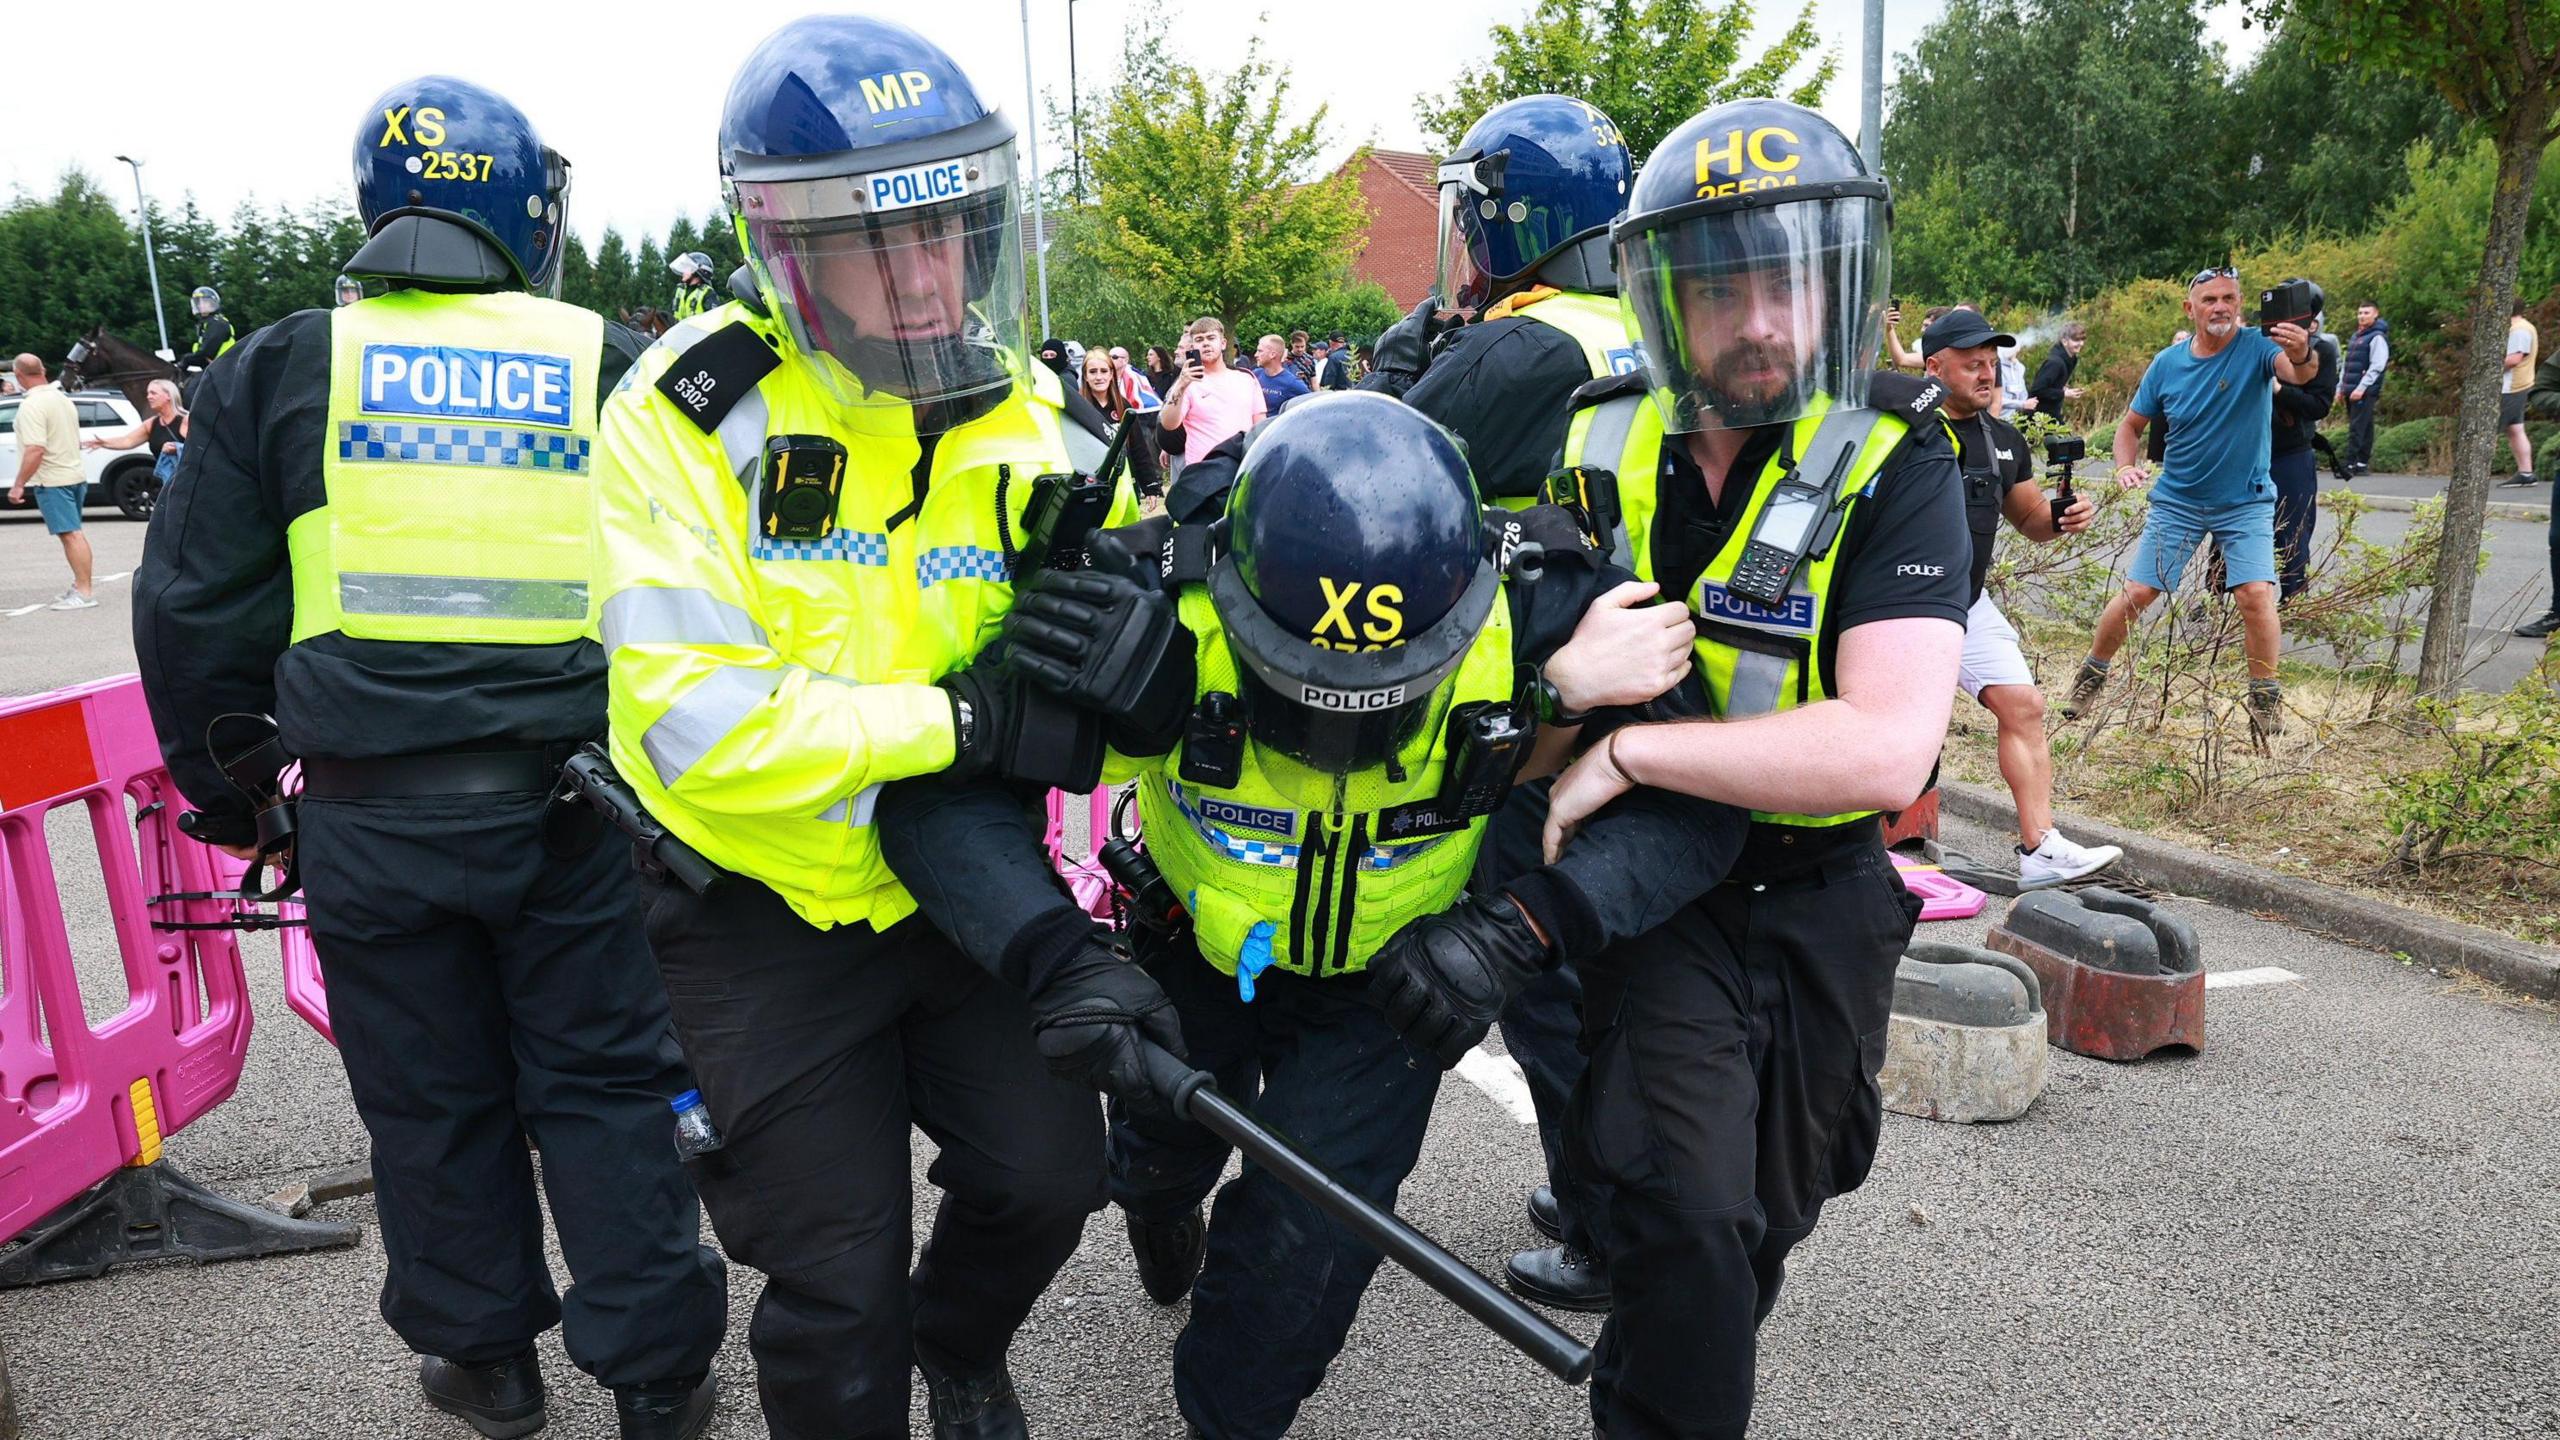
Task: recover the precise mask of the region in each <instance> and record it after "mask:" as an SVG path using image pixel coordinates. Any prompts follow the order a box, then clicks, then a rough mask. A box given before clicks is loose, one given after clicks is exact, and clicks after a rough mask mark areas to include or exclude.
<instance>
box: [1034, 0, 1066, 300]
mask: <svg viewBox="0 0 2560 1440" xmlns="http://www.w3.org/2000/svg"><path fill="white" fill-rule="evenodd" d="M1069 18H1070V19H1072V18H1073V16H1072V14H1071V15H1070V17H1069ZM1022 88H1023V90H1024V91H1025V92H1026V94H1025V100H1026V108H1025V114H1026V115H1027V117H1028V120H1029V123H1028V124H1026V125H1025V126H1024V127H1023V128H1024V133H1025V135H1026V137H1027V138H1028V139H1029V140H1030V142H1031V263H1032V267H1033V268H1034V269H1036V270H1037V271H1038V272H1039V275H1040V333H1041V334H1042V335H1044V336H1045V335H1047V334H1048V333H1049V243H1048V241H1049V237H1048V235H1047V234H1045V233H1044V232H1045V231H1046V229H1047V228H1048V227H1047V226H1045V225H1043V224H1042V223H1041V220H1040V208H1041V207H1040V85H1039V82H1038V81H1036V80H1034V79H1033V78H1032V75H1031V0H1022Z"/></svg>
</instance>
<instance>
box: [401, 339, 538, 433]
mask: <svg viewBox="0 0 2560 1440" xmlns="http://www.w3.org/2000/svg"><path fill="white" fill-rule="evenodd" d="M361 367H362V368H361V371H360V375H361V380H360V384H361V386H362V389H361V390H360V392H359V398H358V401H357V404H358V405H359V406H360V407H361V408H362V410H363V411H364V413H365V414H368V415H417V416H424V417H430V418H435V419H448V420H481V421H489V422H493V423H497V424H513V425H542V426H548V427H550V428H553V429H562V430H565V429H567V428H569V425H570V423H571V408H570V407H571V403H572V400H571V397H572V395H573V393H574V392H573V390H572V388H571V372H570V365H569V359H568V357H567V356H565V355H542V354H535V353H532V352H528V351H520V350H471V349H462V348H457V347H453V346H445V345H401V344H379V345H367V346H365V347H364V355H363V359H362V362H361Z"/></svg>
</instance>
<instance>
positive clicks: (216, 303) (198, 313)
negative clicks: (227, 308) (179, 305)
mask: <svg viewBox="0 0 2560 1440" xmlns="http://www.w3.org/2000/svg"><path fill="white" fill-rule="evenodd" d="M187 308H188V309H189V310H191V311H193V312H194V313H195V317H196V318H197V319H199V320H201V319H203V318H205V317H206V316H208V315H218V314H220V313H222V292H220V291H218V290H216V289H214V288H213V287H212V286H210V285H199V286H197V287H196V288H195V289H193V290H190V291H188V292H187Z"/></svg>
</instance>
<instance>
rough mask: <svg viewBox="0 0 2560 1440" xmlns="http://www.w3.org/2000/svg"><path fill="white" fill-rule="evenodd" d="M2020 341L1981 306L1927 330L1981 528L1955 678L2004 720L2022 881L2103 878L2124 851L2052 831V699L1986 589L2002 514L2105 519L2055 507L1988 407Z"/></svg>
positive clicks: (2047, 530)
mask: <svg viewBox="0 0 2560 1440" xmlns="http://www.w3.org/2000/svg"><path fill="white" fill-rule="evenodd" d="M2015 343H2017V342H2016V341H2014V340H2012V339H2011V338H2010V337H2009V336H2007V335H2005V334H2002V333H2001V332H2000V331H1998V330H1996V329H1994V328H1993V327H1992V324H1991V322H1990V321H1988V320H1985V319H1983V318H1982V316H1981V315H1980V314H1979V313H1977V312H1975V311H1973V310H1969V309H1958V310H1950V311H1948V312H1947V313H1946V314H1944V315H1941V316H1939V317H1938V318H1937V319H1935V320H1933V321H1931V322H1930V323H1929V327H1928V328H1927V329H1926V330H1923V331H1921V332H1920V356H1921V362H1920V363H1921V365H1922V367H1923V368H1925V369H1926V370H1927V371H1928V372H1929V375H1930V377H1931V378H1933V379H1935V380H1936V381H1937V382H1938V384H1939V385H1940V386H1941V387H1943V388H1944V389H1945V391H1946V396H1945V398H1944V399H1942V400H1940V401H1939V402H1938V412H1939V415H1940V417H1941V418H1942V420H1943V421H1944V423H1945V425H1946V427H1947V434H1948V435H1949V436H1951V437H1952V438H1953V439H1954V440H1955V442H1956V465H1957V468H1958V469H1959V470H1961V471H1962V472H1963V476H1964V513H1965V525H1966V528H1967V529H1969V530H1971V531H1972V532H1973V572H1972V578H1971V594H1972V597H1973V599H1972V608H1971V610H1969V611H1968V612H1967V613H1966V615H1965V626H1964V655H1963V658H1962V659H1961V660H1960V661H1959V662H1958V664H1957V668H1956V683H1957V684H1958V685H1960V686H1962V687H1963V688H1964V693H1965V694H1967V695H1969V696H1972V697H1973V698H1974V699H1975V700H1977V701H1979V702H1981V705H1982V708H1983V709H1985V710H1988V711H1990V712H1991V714H1992V718H1993V719H1995V720H1996V721H1998V722H1999V727H2000V778H2002V779H2003V780H2006V781H2007V782H2009V793H2010V795H2011V796H2012V797H2014V798H2015V799H2016V801H2017V808H2018V885H2019V888H2020V889H2022V890H2040V889H2043V888H2045V887H2047V886H2051V885H2059V884H2061V883H2062V882H2064V881H2066V880H2077V879H2079V878H2080V877H2081V876H2083V875H2091V874H2095V873H2096V872H2098V871H2100V870H2103V869H2105V868H2106V867H2108V866H2109V865H2112V864H2114V863H2115V862H2116V861H2118V860H2120V859H2122V858H2124V852H2123V851H2122V850H2119V849H2117V848H2116V847H2115V846H2113V845H2098V846H2086V845H2077V844H2074V843H2073V842H2072V841H2071V840H2070V839H2069V838H2067V837H2066V836H2064V835H2063V833H2062V832H2061V831H2059V830H2057V829H2055V828H2053V746H2052V744H2051V742H2049V741H2047V740H2046V739H2045V733H2044V695H2043V693H2042V692H2041V691H2039V690H2037V689H2036V672H2035V669H2034V667H2032V666H2030V665H2029V664H2027V657H2026V653H2025V651H2023V650H2022V649H2021V648H2020V647H2019V644H2018V631H2017V629H2016V627H2014V626H2012V625H2011V624H2010V623H2009V617H2008V616H2006V615H2003V614H2001V613H2000V607H1999V606H1997V605H1995V604H1993V603H1992V601H1991V597H1990V596H1989V595H1988V594H1985V593H1984V590H1983V582H1984V580H1985V579H1986V578H1987V577H1988V576H1989V574H1990V572H1991V550H1992V546H1993V544H1994V543H1995V542H1996V541H1998V539H1999V538H2000V519H2001V517H2002V516H2004V515H2005V516H2007V517H2008V520H2009V523H2010V524H2011V525H2012V526H2014V527H2016V529H2017V531H2018V533H2019V534H2021V535H2024V536H2026V537H2027V538H2028V539H2030V540H2036V541H2045V540H2054V539H2058V538H2060V537H2061V536H2063V535H2065V534H2076V533H2078V532H2079V531H2082V530H2086V529H2088V528H2089V522H2090V521H2091V520H2093V519H2095V518H2096V517H2097V511H2096V509H2095V507H2093V506H2091V505H2090V503H2089V502H2088V500H2087V499H2086V498H2084V497H2078V496H2075V497H2073V499H2072V502H2071V506H2070V508H2069V509H2066V510H2063V511H2061V512H2060V513H2059V514H2057V513H2056V512H2055V510H2054V507H2053V502H2052V501H2050V500H2048V499H2047V498H2046V497H2045V494H2044V491H2043V490H2042V489H2041V488H2040V487H2039V486H2037V484H2036V483H2035V464H2034V460H2033V458H2032V456H2031V453H2030V452H2029V450H2028V449H2027V440H2026V437H2025V436H2024V435H2021V434H2020V433H2018V431H2017V429H2016V428H2015V427H2014V426H2012V425H2010V424H2009V422H2007V421H2005V420H2002V419H2001V418H1999V417H1998V416H1996V415H1994V414H1992V413H1991V407H1992V404H1993V402H1995V401H1997V400H1998V399H1999V398H2000V351H2001V349H2002V347H2004V346H2008V345H2013V344H2015Z"/></svg>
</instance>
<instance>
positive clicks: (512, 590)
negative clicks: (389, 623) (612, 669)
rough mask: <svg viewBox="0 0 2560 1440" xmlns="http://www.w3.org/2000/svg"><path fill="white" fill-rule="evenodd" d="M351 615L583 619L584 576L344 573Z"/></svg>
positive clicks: (341, 588)
mask: <svg viewBox="0 0 2560 1440" xmlns="http://www.w3.org/2000/svg"><path fill="white" fill-rule="evenodd" d="M338 609H339V610H340V611H341V612H342V613H345V614H348V615H443V616H451V617H454V618H458V619H473V620H583V619H585V618H586V617H587V582H585V581H584V580H495V579H491V578H489V577H487V576H484V575H387V574H383V573H380V572H378V571H362V570H348V571H342V572H340V573H339V575H338Z"/></svg>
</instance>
